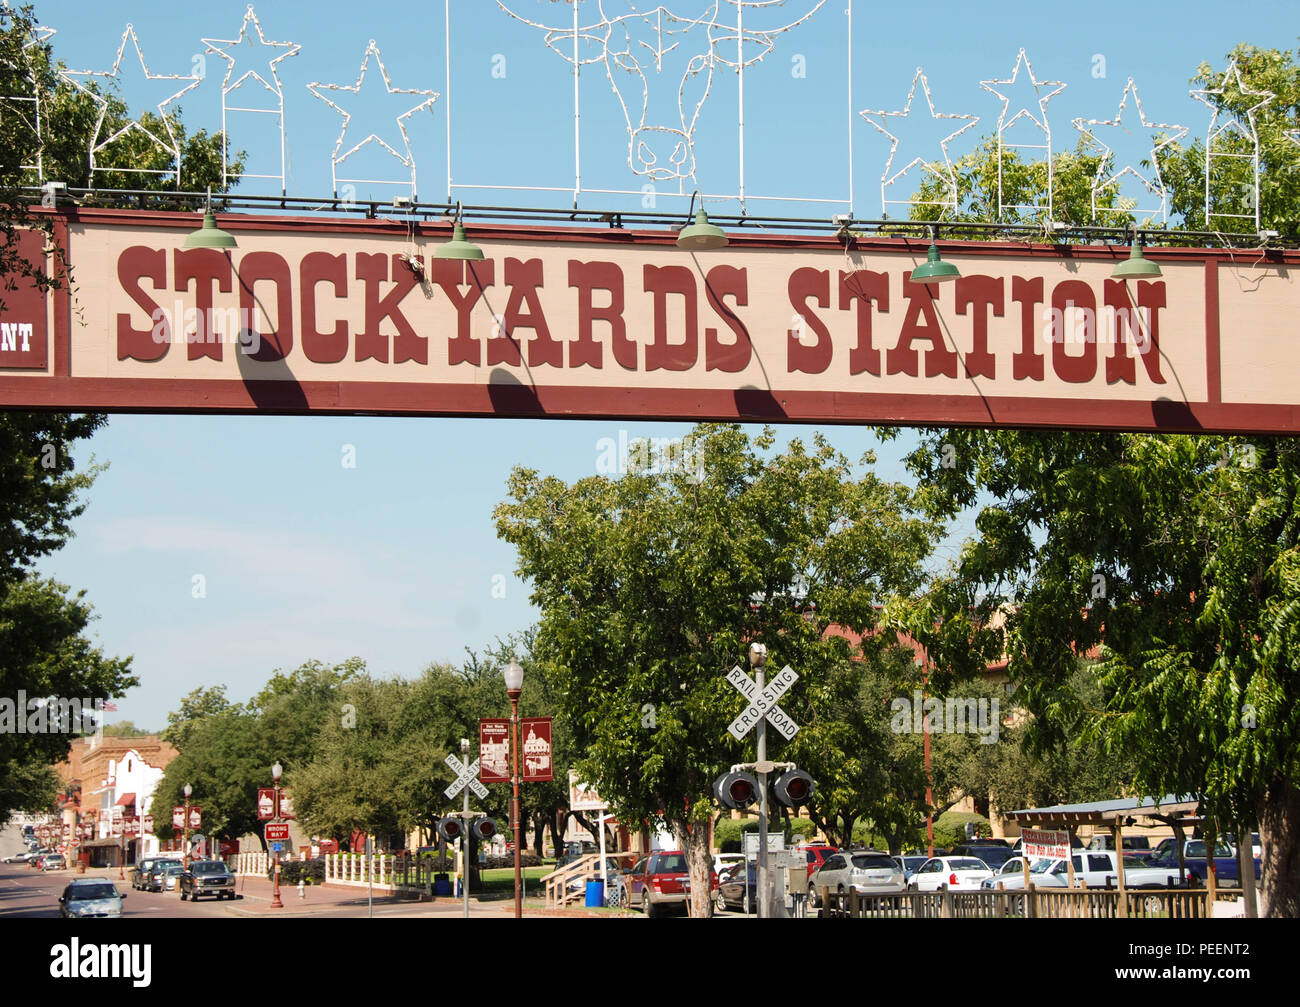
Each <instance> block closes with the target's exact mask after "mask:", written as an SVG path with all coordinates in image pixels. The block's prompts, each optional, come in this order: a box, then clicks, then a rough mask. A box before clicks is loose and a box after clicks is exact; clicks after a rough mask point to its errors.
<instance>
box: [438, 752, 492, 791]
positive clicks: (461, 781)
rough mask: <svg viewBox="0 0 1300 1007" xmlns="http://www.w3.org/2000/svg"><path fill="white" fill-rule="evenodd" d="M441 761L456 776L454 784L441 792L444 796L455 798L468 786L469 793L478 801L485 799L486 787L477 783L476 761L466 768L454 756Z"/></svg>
mask: <svg viewBox="0 0 1300 1007" xmlns="http://www.w3.org/2000/svg"><path fill="white" fill-rule="evenodd" d="M443 761H444V762H445V763H446V764H447V765H448V766H450V767H451V771H452V772H453V773H455V774H456V780H455V782H454V783H452V785H451V786H449V787H448V788H447V789H446V790H444V791H443V793H444V794H446V795H447V796H448V797H449V798H450V797H455V796H456V795H457V794H459V793H460V792H461V791H462V790H464V789H465V787H467V786H468V787H469V790H470V793H471V794H473V795H474V796H475V797H477V798H478V799H479V800H480V801H481V800H483V799H484V798H486V797H487V795H488V791H487V787H485V786H483V784H481V783H479V782H478V770H479V760H478V759H475V760H474V761H473V762H471V763H470V764H469V765H468V766H467V765H465V764H464V763H462V762H461V761H460V759H458V758H456V756H455V755H449V756H447V758H446V759H444V760H443Z"/></svg>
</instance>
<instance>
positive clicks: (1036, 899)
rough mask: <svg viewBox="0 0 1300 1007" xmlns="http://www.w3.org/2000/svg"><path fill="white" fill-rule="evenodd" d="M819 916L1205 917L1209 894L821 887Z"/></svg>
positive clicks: (1170, 890)
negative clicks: (871, 892) (871, 891)
mask: <svg viewBox="0 0 1300 1007" xmlns="http://www.w3.org/2000/svg"><path fill="white" fill-rule="evenodd" d="M821 897H822V909H821V913H820V915H821V916H823V917H830V918H845V919H847V918H866V917H871V918H880V919H890V918H895V919H896V918H914V919H998V918H1010V917H1021V918H1025V919H1128V918H1135V919H1136V918H1141V919H1150V918H1160V919H1169V918H1174V917H1178V918H1194V919H1203V918H1205V917H1206V916H1208V915H1210V908H1209V894H1208V893H1207V892H1205V891H1204V890H1196V889H1186V888H1181V889H1180V888H1168V889H1165V888H1160V889H1135V890H1133V891H1126V892H1121V891H1119V890H1118V889H1102V888H1072V889H1064V888H1050V889H1033V888H1031V889H1030V890H1029V891H1028V892H1023V891H1011V892H1008V891H978V892H950V891H946V890H941V891H937V892H909V893H907V894H904V895H889V896H870V897H868V896H865V895H859V894H858V893H857V892H856V891H849V892H833V891H831V890H830V889H829V888H823V889H822V892H821Z"/></svg>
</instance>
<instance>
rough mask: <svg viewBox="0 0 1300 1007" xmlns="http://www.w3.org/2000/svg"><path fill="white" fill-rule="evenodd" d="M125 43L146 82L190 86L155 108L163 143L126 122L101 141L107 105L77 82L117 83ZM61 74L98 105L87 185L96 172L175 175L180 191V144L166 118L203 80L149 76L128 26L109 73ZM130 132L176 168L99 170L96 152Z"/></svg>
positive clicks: (186, 76)
mask: <svg viewBox="0 0 1300 1007" xmlns="http://www.w3.org/2000/svg"><path fill="white" fill-rule="evenodd" d="M127 39H130V40H131V44H132V45H133V46H134V47H135V54H136V56H137V57H138V58H139V60H140V69H141V70H142V71H144V75H145V77H147V78H148V79H149V80H174V81H189V83H188V84H186V85H185V86H184V87H183V88H181V89H180V90H179V91H177V92H176V93H175V94H173V95H172V96H171V97H169V98H164V99H163V100H162V101H160V102H159V103H158V105H157V109H158V115H159V116H160V117H161V119H162V122H163V127H164V130H165V131H166V134H167V139H165V140H164V139H163V138H162V137H160V136H158V135H157V134H155V133H153V132H152V131H150V130H148V129H146V128H145V127H144V126H143V125H142V124H141V122H140V121H139V120H137V119H133V120H131V121H130V122H128V123H127V124H126V125H125V126H123V127H122V128H121V129H119V130H118V131H117V132H116V133H114V134H113V135H112V136H110V137H108V139H106V140H101V139H100V133H101V131H102V130H103V126H104V116H105V115H106V114H107V112H108V101H107V99H106V98H105V96H104V95H102V94H96V93H95V92H94V91H92V90H91V89H90V88H89V87H87V86H86V84H84V83H82V82H81V81H80V80H77V79H76V78H78V77H87V78H89V77H102V78H104V79H105V80H106V81H109V80H111V81H114V82H116V81H117V78H118V72H119V71H120V69H121V67H122V55H123V54H124V53H125V52H126V43H127ZM60 72H61V74H62V76H63V78H64V79H65V80H67V81H68V83H70V84H71V85H72V86H73V87H75V88H77V89H78V90H80V91H83V92H85V93H86V94H88V95H90V96H91V97H92V98H93V99H94V100H95V102H96V103H97V104H98V105H99V118H98V119H97V120H95V130H94V133H93V134H91V138H90V184H91V186H92V187H93V186H94V184H95V173H96V172H98V171H124V172H138V173H140V174H145V175H174V176H175V177H176V187H177V188H178V189H179V188H180V184H181V150H180V144H178V143H177V142H176V134H175V133H174V132H173V131H172V124H171V119H170V118H169V116H168V114H167V107H168V106H169V105H171V104H173V103H174V102H175V101H176V99H178V98H179V97H180V96H181V95H183V94H184V93H185V92H186V91H189V90H192V89H193V88H196V87H198V86H199V82H200V81H201V80H202V79H203V78H202V77H199V76H196V75H193V74H178V73H151V72H150V70H149V64H147V63H146V62H145V61H144V52H143V51H142V50H141V48H140V40H139V39H138V38H137V37H136V34H135V26H134V25H130V24H128V25H127V26H126V31H124V32H123V33H122V42H121V44H120V45H118V47H117V59H115V60H114V61H113V69H112V70H63V71H60ZM132 130H137V131H139V132H141V133H143V134H144V135H145V136H147V137H148V138H149V139H150V140H151V141H153V143H154V144H155V145H156V146H158V147H160V148H161V149H163V150H165V151H167V152H168V153H169V154H171V156H172V159H173V161H174V162H175V164H176V167H175V168H174V169H171V170H166V171H163V170H160V169H156V168H114V167H113V166H112V165H110V166H108V167H100V165H99V163H98V154H99V152H100V151H102V150H103V149H104V148H105V147H107V146H108V145H109V144H111V143H112V142H113V141H114V140H116V139H118V138H119V137H121V136H124V135H126V134H127V133H129V132H131V131H132Z"/></svg>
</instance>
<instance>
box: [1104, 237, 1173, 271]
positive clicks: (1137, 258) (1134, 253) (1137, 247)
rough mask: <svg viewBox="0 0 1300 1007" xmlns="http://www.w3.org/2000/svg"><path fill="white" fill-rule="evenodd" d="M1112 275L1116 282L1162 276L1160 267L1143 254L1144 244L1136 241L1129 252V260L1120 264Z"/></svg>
mask: <svg viewBox="0 0 1300 1007" xmlns="http://www.w3.org/2000/svg"><path fill="white" fill-rule="evenodd" d="M1110 275H1111V279H1114V280H1128V279H1143V278H1146V277H1149V276H1159V275H1161V274H1160V267H1159V266H1158V265H1156V264H1155V263H1154V262H1152V261H1151V260H1150V259H1148V258H1147V257H1146V256H1145V255H1143V254H1142V243H1141V242H1138V241H1135V242H1133V247H1132V248H1131V249H1130V250H1129V253H1128V258H1127V259H1125V260H1124V261H1123V262H1121V263H1119V264H1118V265H1117V266H1116V267H1115V270H1114V272H1112V273H1111V274H1110Z"/></svg>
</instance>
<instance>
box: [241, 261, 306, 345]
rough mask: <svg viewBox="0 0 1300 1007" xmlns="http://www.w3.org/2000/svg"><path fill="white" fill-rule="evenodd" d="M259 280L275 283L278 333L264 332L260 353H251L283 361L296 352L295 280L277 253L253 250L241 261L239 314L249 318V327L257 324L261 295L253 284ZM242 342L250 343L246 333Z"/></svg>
mask: <svg viewBox="0 0 1300 1007" xmlns="http://www.w3.org/2000/svg"><path fill="white" fill-rule="evenodd" d="M258 280H269V281H271V282H272V283H274V284H275V314H276V325H278V326H279V328H277V329H276V330H275V331H274V332H264V333H261V334H260V338H259V339H258V340H257V342H256V343H255V344H254V345H256V346H257V352H256V353H252V354H249V356H251V357H252V358H253V359H254V360H283V359H284V358H285V357H287V356H288V355H289V354H290V353H291V352H292V351H293V281H292V279H291V278H290V276H289V264H288V263H287V262H285V261H284V259H283V258H281V257H280V256H279V255H276V254H275V252H249V253H248V254H247V255H245V256H244V257H243V258H242V259H240V260H239V317H240V318H242V319H245V320H246V321H245V322H244V324H245V326H246V327H247V328H248V329H255V327H256V325H257V321H256V319H257V298H256V297H255V296H254V293H253V285H254V284H256V283H257V281H258ZM239 336H240V341H241V342H243V343H244V345H245V346H247V345H249V344H248V342H247V341H245V339H244V334H243V333H242V332H241V333H240V334H239Z"/></svg>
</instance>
